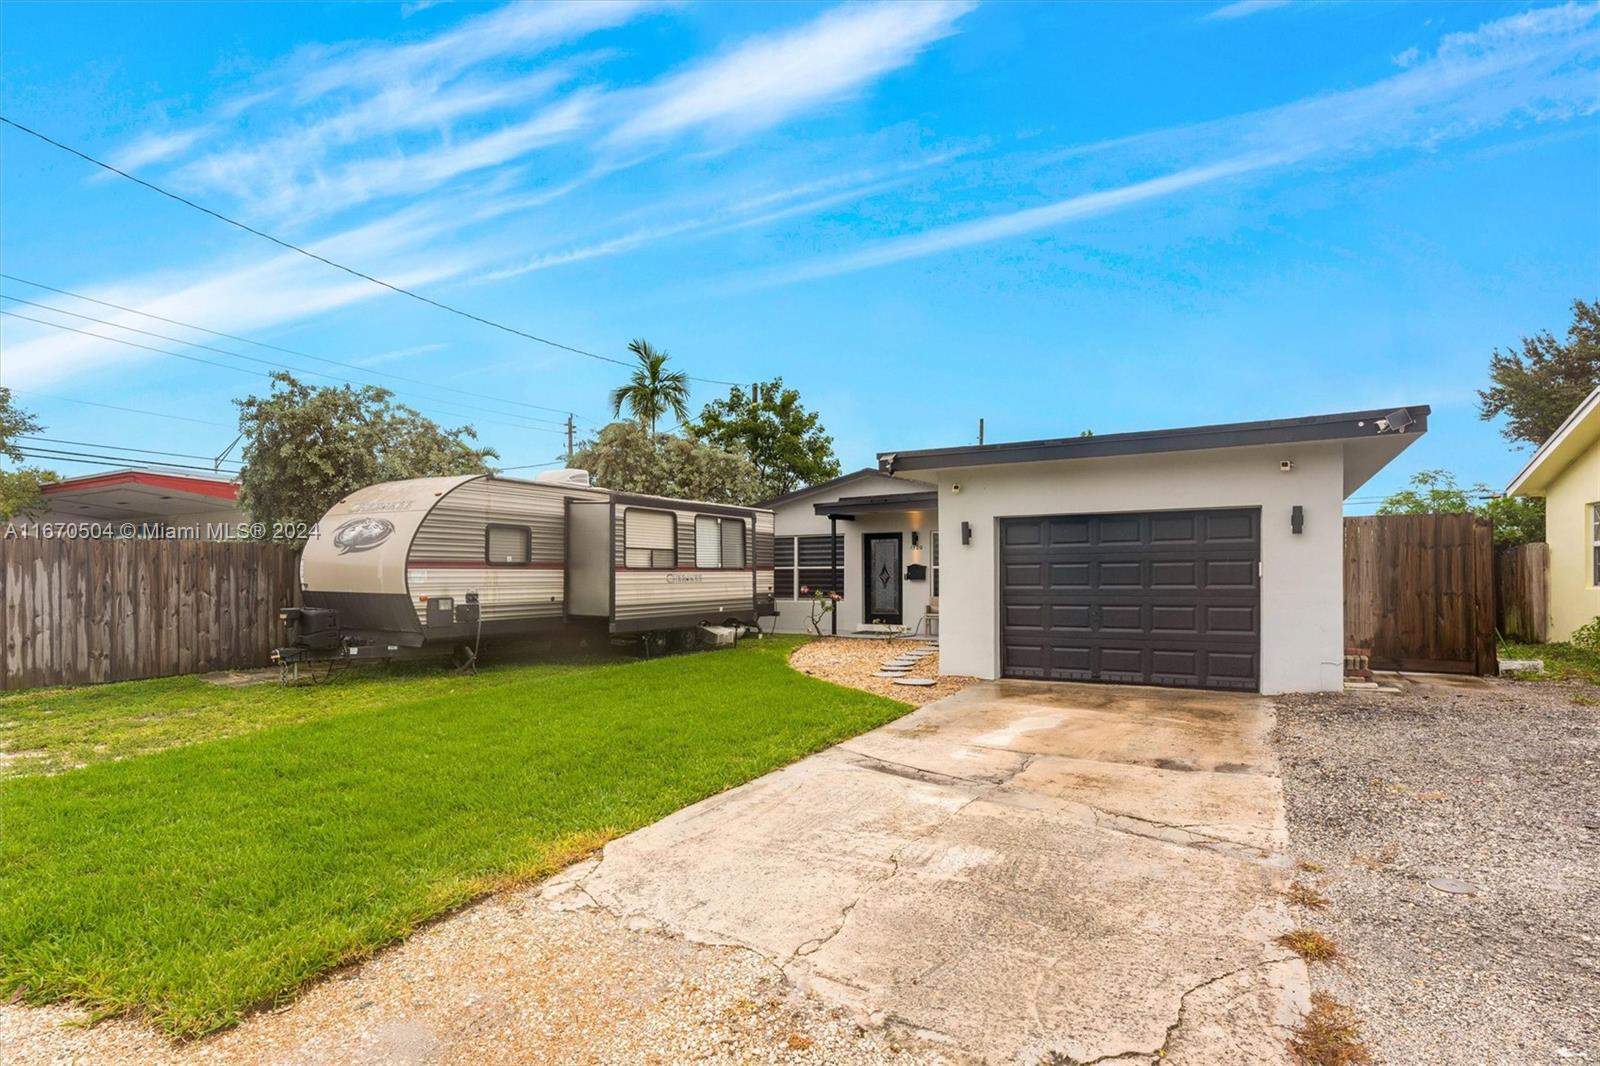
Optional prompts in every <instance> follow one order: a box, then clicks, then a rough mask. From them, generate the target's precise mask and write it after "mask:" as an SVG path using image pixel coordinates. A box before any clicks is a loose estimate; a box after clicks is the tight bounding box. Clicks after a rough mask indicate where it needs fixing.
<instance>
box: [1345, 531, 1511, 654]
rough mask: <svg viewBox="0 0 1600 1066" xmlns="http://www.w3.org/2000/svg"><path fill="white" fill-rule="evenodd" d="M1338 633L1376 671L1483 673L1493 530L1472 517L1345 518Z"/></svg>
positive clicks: (1489, 646) (1490, 642) (1491, 649)
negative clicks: (1367, 655) (1366, 652)
mask: <svg viewBox="0 0 1600 1066" xmlns="http://www.w3.org/2000/svg"><path fill="white" fill-rule="evenodd" d="M1344 636H1345V646H1346V647H1347V648H1370V649H1372V665H1373V666H1374V667H1376V668H1377V669H1380V670H1433V671H1441V672H1451V673H1468V674H1492V673H1494V672H1495V670H1496V658H1495V634H1494V536H1493V533H1492V531H1491V527H1490V524H1489V520H1488V519H1487V518H1480V517H1478V516H1477V515H1471V514H1436V515H1380V516H1378V517H1374V518H1346V519H1345V520H1344Z"/></svg>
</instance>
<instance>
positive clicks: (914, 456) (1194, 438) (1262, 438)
mask: <svg viewBox="0 0 1600 1066" xmlns="http://www.w3.org/2000/svg"><path fill="white" fill-rule="evenodd" d="M1399 410H1404V411H1407V412H1409V413H1410V415H1411V417H1412V418H1413V419H1414V422H1413V423H1412V425H1411V426H1409V427H1407V428H1406V430H1405V433H1406V434H1408V435H1421V434H1423V433H1426V432H1427V431H1428V415H1429V414H1430V413H1431V408H1429V407H1428V406H1427V405H1426V404H1415V405H1412V406H1409V407H1404V408H1400V407H1388V408H1383V409H1380V410H1375V411H1349V412H1345V413H1342V414H1333V415H1312V416H1309V417H1306V418H1278V419H1271V420H1268V421H1263V422H1230V423H1225V424H1222V425H1214V426H1190V427H1187V428H1184V429H1158V430H1149V431H1145V432H1139V433H1108V434H1105V435H1104V436H1098V437H1065V438H1058V439H1056V440H1032V441H1018V442H1016V443H1011V444H982V445H970V446H966V447H960V448H928V449H923V450H920V451H910V452H880V453H879V454H878V467H879V469H880V471H883V472H886V473H887V472H895V473H898V472H900V471H903V470H944V469H951V468H955V467H968V466H992V465H996V464H1001V463H1038V462H1048V461H1049V460H1052V459H1103V458H1107V457H1110V456H1116V455H1153V454H1158V453H1160V452H1182V451H1200V450H1204V449H1208V448H1242V447H1249V446H1250V445H1262V444H1301V443H1307V442H1312V441H1338V440H1356V439H1360V438H1363V437H1378V436H1382V435H1387V434H1381V433H1380V432H1379V430H1378V427H1377V426H1376V424H1375V423H1376V422H1377V421H1378V420H1379V419H1383V418H1386V417H1387V416H1388V415H1390V414H1392V413H1394V412H1395V411H1399Z"/></svg>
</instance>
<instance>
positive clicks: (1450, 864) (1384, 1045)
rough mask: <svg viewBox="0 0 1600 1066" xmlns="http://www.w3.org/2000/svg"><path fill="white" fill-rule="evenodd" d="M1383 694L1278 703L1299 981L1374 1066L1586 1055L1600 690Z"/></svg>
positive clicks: (1598, 1054) (1597, 962) (1599, 837)
mask: <svg viewBox="0 0 1600 1066" xmlns="http://www.w3.org/2000/svg"><path fill="white" fill-rule="evenodd" d="M1398 683H1399V685H1400V688H1401V691H1399V692H1396V693H1383V692H1368V691H1363V692H1352V693H1346V694H1344V695H1333V696H1303V697H1283V698H1280V699H1279V700H1278V725H1277V731H1276V736H1275V739H1276V743H1277V747H1278V751H1279V755H1280V758H1281V760H1282V774H1283V782H1284V790H1285V793H1286V800H1287V805H1288V823H1289V836H1290V842H1291V847H1292V851H1293V857H1294V858H1295V859H1296V860H1298V861H1299V862H1302V863H1312V864H1316V865H1318V866H1320V867H1322V869H1321V870H1320V871H1305V872H1302V873H1301V874H1300V878H1301V880H1302V881H1305V882H1308V883H1310V884H1313V885H1315V886H1316V887H1317V888H1319V889H1320V890H1321V891H1322V892H1323V893H1325V894H1326V895H1327V896H1328V897H1329V899H1330V900H1331V903H1330V904H1329V906H1328V907H1327V909H1326V910H1322V911H1316V910H1308V909H1304V908H1298V907H1297V908H1295V909H1296V917H1297V920H1298V921H1300V922H1301V923H1302V924H1304V925H1306V926H1309V927H1311V928H1314V929H1318V930H1320V931H1322V932H1324V933H1326V934H1327V935H1329V936H1331V937H1332V938H1333V939H1334V941H1335V942H1336V943H1337V944H1338V945H1339V947H1340V949H1341V950H1342V951H1343V953H1344V955H1345V956H1346V958H1345V960H1344V961H1342V962H1339V963H1334V964H1318V965H1315V966H1313V968H1312V979H1313V982H1314V984H1315V985H1316V986H1317V987H1318V988H1320V989H1321V990H1323V991H1326V992H1329V993H1331V994H1332V995H1334V996H1335V997H1337V998H1338V999H1340V1000H1342V1001H1344V1002H1346V1003H1348V1004H1350V1005H1351V1006H1352V1007H1354V1008H1355V1009H1356V1012H1357V1013H1358V1014H1359V1015H1360V1016H1361V1018H1362V1019H1363V1022H1364V1033H1365V1037H1366V1040H1367V1043H1368V1045H1369V1047H1370V1048H1371V1049H1372V1051H1373V1053H1374V1056H1375V1057H1376V1059H1377V1060H1378V1061H1379V1062H1383V1063H1390V1064H1409V1063H1429V1064H1441V1066H1447V1064H1456V1063H1462V1064H1467V1063H1472V1064H1477V1063H1542V1062H1566V1063H1575V1062H1576V1063H1582V1062H1600V925H1597V921H1596V919H1597V918H1600V690H1596V689H1594V688H1592V687H1590V688H1583V687H1582V686H1576V685H1568V684H1553V683H1546V684H1532V683H1512V682H1497V681H1480V680H1478V679H1461V680H1447V679H1429V680H1423V679H1419V678H1416V677H1412V678H1408V679H1402V680H1400V681H1399V682H1398ZM1441 877H1448V878H1456V879H1460V880H1463V881H1467V882H1470V883H1472V884H1473V885H1475V886H1477V887H1476V892H1475V894H1470V895H1468V894H1459V895H1458V894H1451V893H1448V892H1444V891H1440V890H1439V889H1438V888H1435V887H1432V886H1430V885H1429V883H1428V882H1429V881H1430V880H1433V879H1437V878H1441Z"/></svg>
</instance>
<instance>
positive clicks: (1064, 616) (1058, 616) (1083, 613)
mask: <svg viewBox="0 0 1600 1066" xmlns="http://www.w3.org/2000/svg"><path fill="white" fill-rule="evenodd" d="M1090 628H1091V626H1090V621H1089V605H1088V604H1087V603H1052V604H1051V605H1050V629H1051V631H1052V632H1069V633H1070V632H1074V631H1076V632H1083V633H1087V632H1088V631H1089V630H1090Z"/></svg>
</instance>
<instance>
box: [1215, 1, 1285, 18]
mask: <svg viewBox="0 0 1600 1066" xmlns="http://www.w3.org/2000/svg"><path fill="white" fill-rule="evenodd" d="M1288 6H1289V0H1234V2H1233V3H1231V4H1223V5H1222V6H1221V7H1219V8H1216V9H1215V10H1213V11H1208V12H1206V16H1205V17H1206V18H1208V19H1242V18H1247V17H1249V16H1251V15H1259V14H1261V12H1263V11H1271V10H1272V9H1273V8H1275V7H1288Z"/></svg>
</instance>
